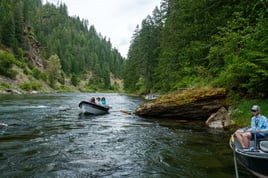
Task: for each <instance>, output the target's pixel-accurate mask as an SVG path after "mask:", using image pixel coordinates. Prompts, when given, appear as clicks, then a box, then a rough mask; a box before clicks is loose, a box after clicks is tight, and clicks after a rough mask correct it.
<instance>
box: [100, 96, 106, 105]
mask: <svg viewBox="0 0 268 178" xmlns="http://www.w3.org/2000/svg"><path fill="white" fill-rule="evenodd" d="M101 105H103V106H105V105H106V99H105V98H104V97H102V98H101Z"/></svg>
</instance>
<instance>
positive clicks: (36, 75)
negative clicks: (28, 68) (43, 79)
mask: <svg viewBox="0 0 268 178" xmlns="http://www.w3.org/2000/svg"><path fill="white" fill-rule="evenodd" d="M32 73H33V77H34V78H36V79H40V76H41V71H40V70H39V69H38V68H36V67H35V68H34V69H33V70H32Z"/></svg>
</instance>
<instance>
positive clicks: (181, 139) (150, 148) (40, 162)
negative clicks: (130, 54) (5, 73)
mask: <svg viewBox="0 0 268 178" xmlns="http://www.w3.org/2000/svg"><path fill="white" fill-rule="evenodd" d="M91 96H105V97H106V99H107V102H108V104H109V105H110V106H112V109H111V110H110V112H109V114H106V115H101V116H93V115H83V114H79V113H80V110H79V108H78V103H79V102H80V101H81V100H88V99H89V98H90V97H91ZM0 99H1V100H0V107H1V108H0V113H1V114H0V123H5V124H8V125H9V126H6V125H1V126H0V176H1V177H123V176H125V177H211V178H214V177H226V178H228V177H234V175H235V172H234V166H233V158H232V152H231V150H230V149H229V147H228V137H229V134H228V133H226V132H224V131H218V132H215V130H210V129H206V128H204V126H203V123H197V122H195V123H187V122H180V121H179V120H167V119H145V118H140V117H138V116H134V115H127V114H125V113H122V112H120V110H125V111H129V112H131V111H133V110H134V109H135V108H136V107H137V106H138V105H140V104H142V103H143V102H145V101H144V100H143V99H142V98H139V97H129V96H125V95H120V94H110V93H109V94H108V93H107V94H103V93H62V94H40V95H19V96H17V95H8V96H0ZM239 172H240V177H243V176H244V177H249V176H250V175H249V174H248V173H247V172H246V171H244V169H243V168H239Z"/></svg>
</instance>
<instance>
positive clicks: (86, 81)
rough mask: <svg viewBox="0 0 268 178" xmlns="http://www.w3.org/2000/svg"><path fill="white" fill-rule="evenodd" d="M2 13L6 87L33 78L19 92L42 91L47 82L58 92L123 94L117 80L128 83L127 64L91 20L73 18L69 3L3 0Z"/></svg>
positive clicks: (0, 71)
mask: <svg viewBox="0 0 268 178" xmlns="http://www.w3.org/2000/svg"><path fill="white" fill-rule="evenodd" d="M0 14H1V15H0V75H1V76H3V77H2V79H3V78H4V79H5V80H2V81H1V86H2V87H3V86H4V87H6V88H9V87H12V86H10V83H9V82H8V81H11V80H18V78H27V80H23V81H22V82H19V83H18V82H17V84H18V87H20V88H22V89H26V90H27V89H28V90H41V89H42V85H43V84H42V83H45V84H48V85H49V86H50V87H52V88H54V89H63V88H68V85H72V86H74V87H76V86H77V87H81V88H82V90H118V89H119V83H117V82H114V81H120V79H121V78H122V70H123V66H124V61H125V60H124V59H123V57H122V56H121V55H120V53H119V52H118V50H117V49H115V48H113V46H112V44H111V42H110V41H109V39H106V37H103V36H102V35H101V34H100V33H98V32H97V31H96V30H95V28H94V26H90V27H89V25H88V24H89V23H88V20H84V19H80V18H79V17H70V16H69V15H68V13H67V7H66V5H65V4H59V5H57V6H56V5H54V4H42V1H41V0H1V1H0ZM89 20H90V19H89ZM19 71H23V73H22V74H20V73H19ZM67 79H69V81H68V80H67ZM114 79H115V80H114ZM111 80H113V81H111ZM27 87H28V88H27Z"/></svg>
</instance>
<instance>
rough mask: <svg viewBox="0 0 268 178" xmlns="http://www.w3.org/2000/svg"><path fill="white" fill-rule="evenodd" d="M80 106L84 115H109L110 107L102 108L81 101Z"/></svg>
mask: <svg viewBox="0 0 268 178" xmlns="http://www.w3.org/2000/svg"><path fill="white" fill-rule="evenodd" d="M78 106H79V108H81V109H82V112H83V113H84V114H95V115H100V114H107V113H108V112H109V109H110V107H109V106H102V105H99V104H96V103H92V102H88V101H81V102H80V103H79V105H78Z"/></svg>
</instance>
